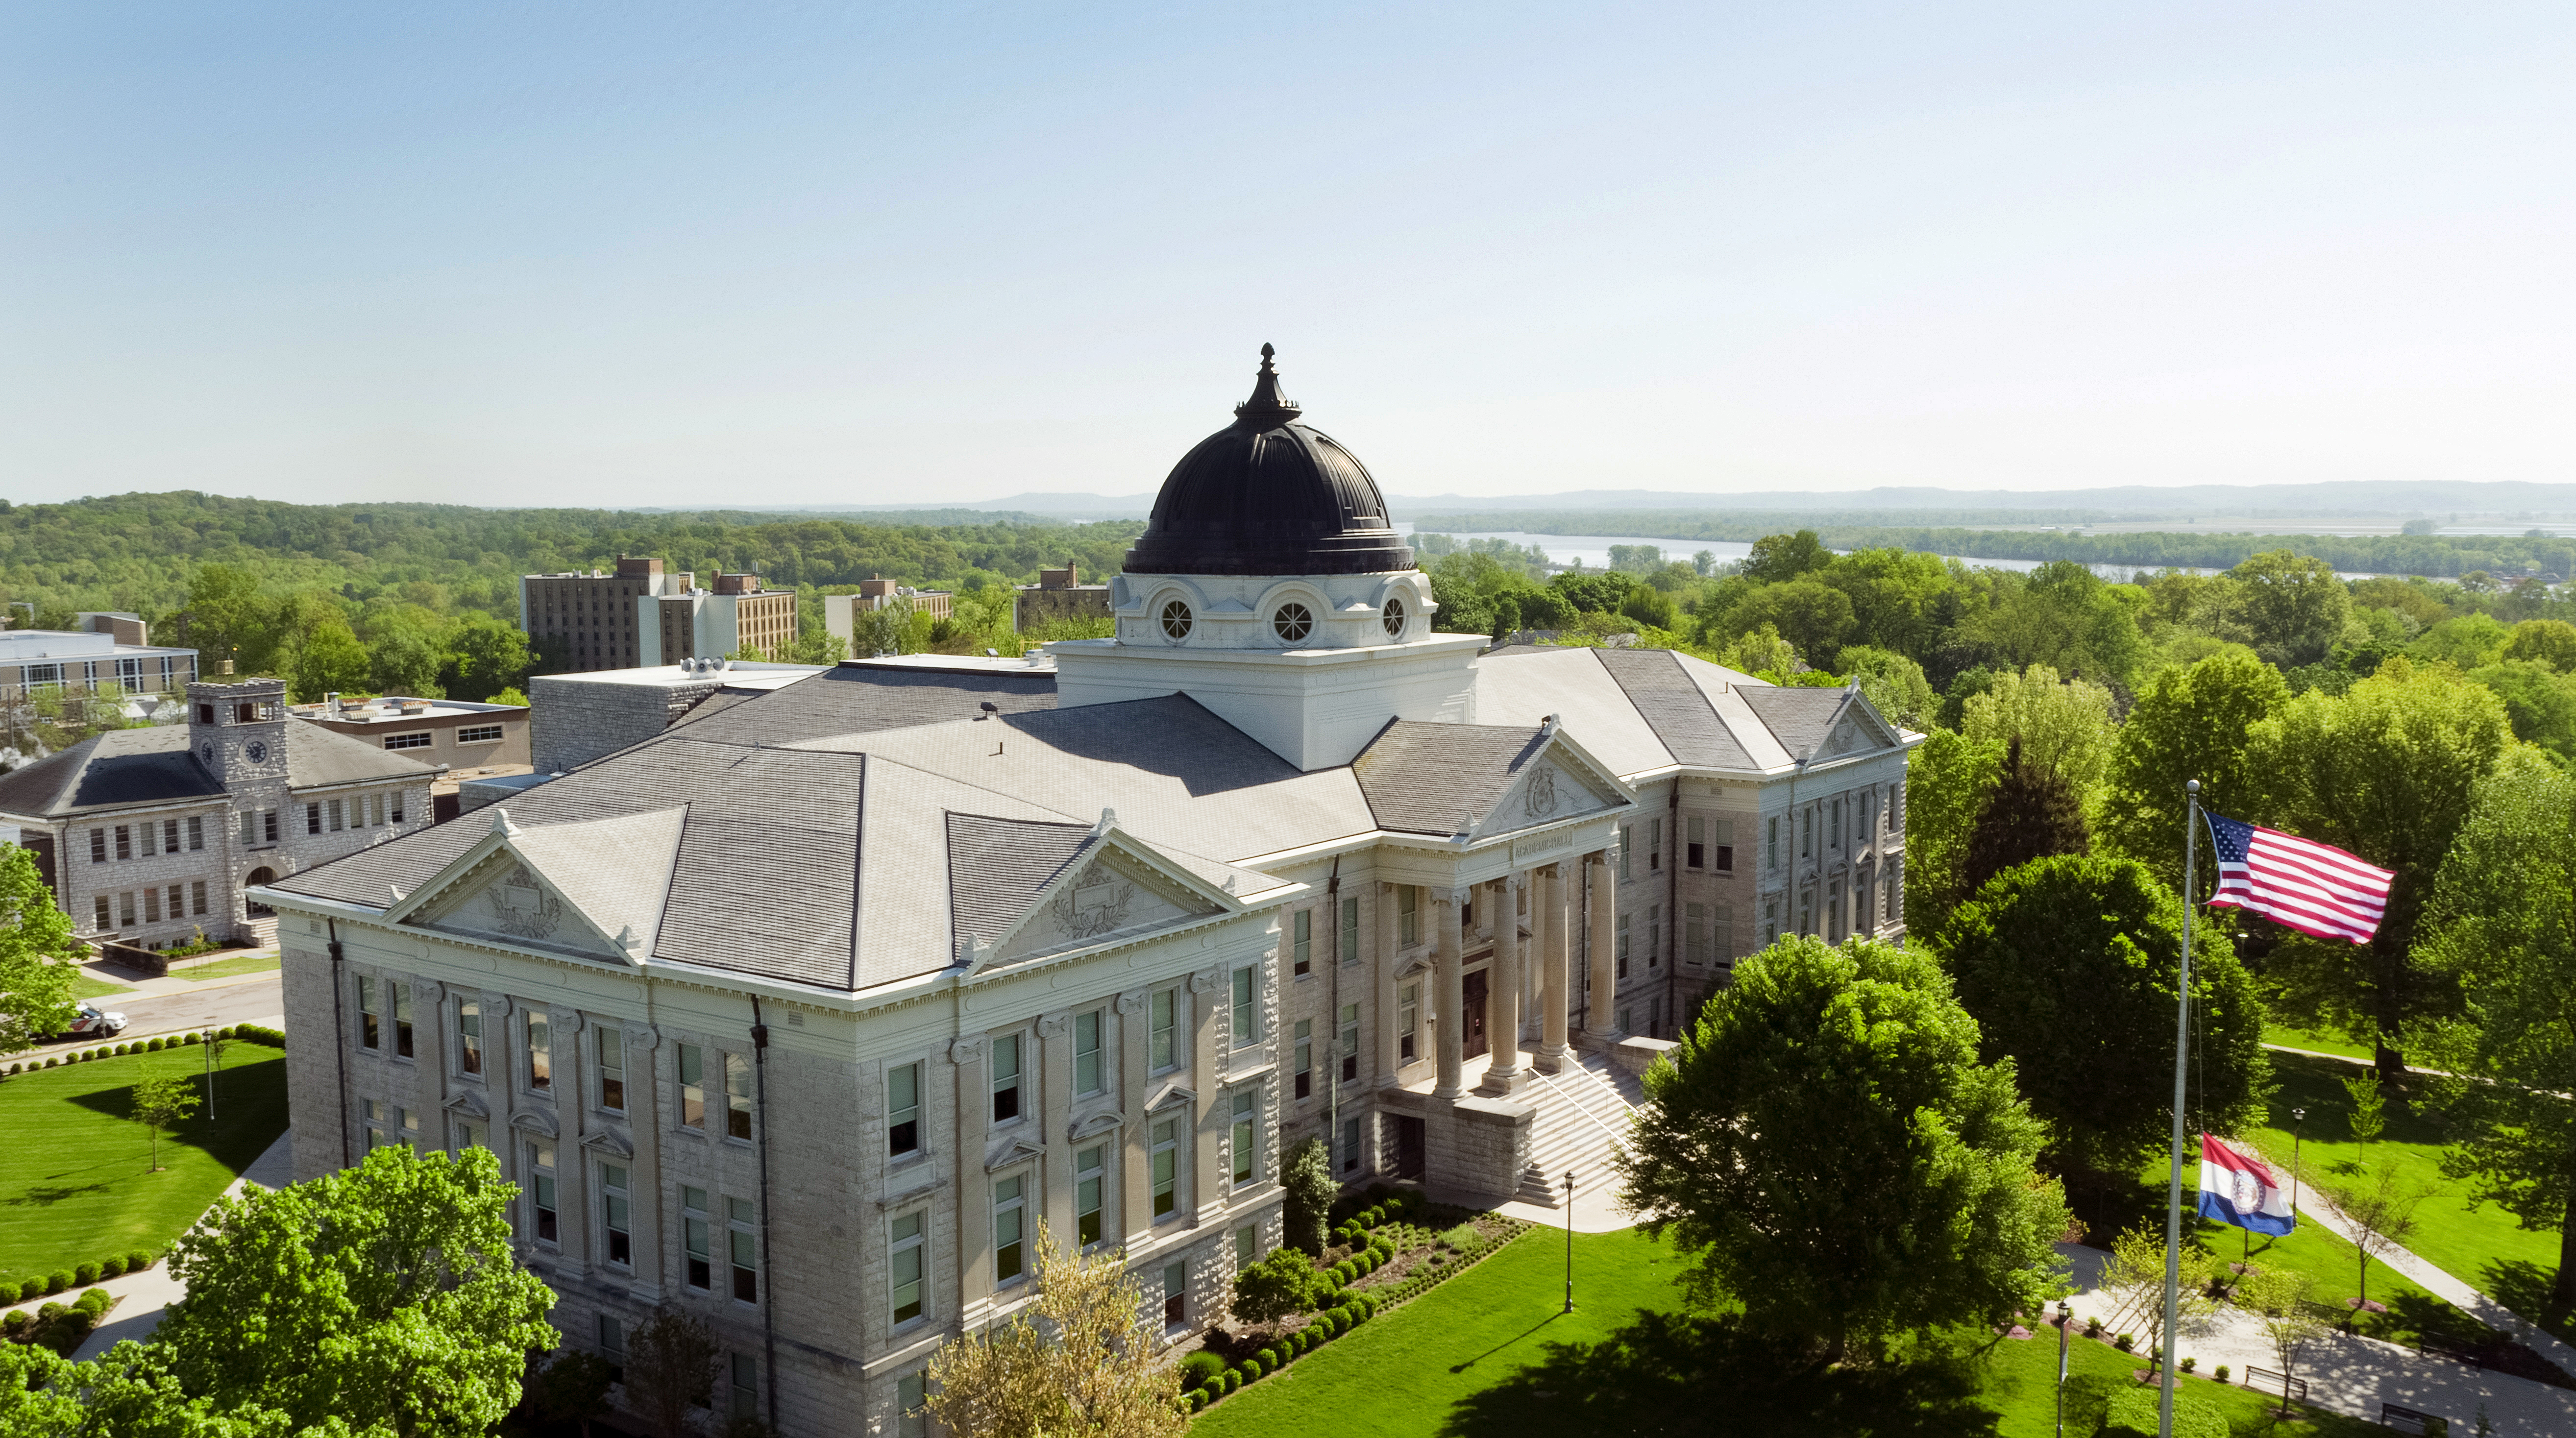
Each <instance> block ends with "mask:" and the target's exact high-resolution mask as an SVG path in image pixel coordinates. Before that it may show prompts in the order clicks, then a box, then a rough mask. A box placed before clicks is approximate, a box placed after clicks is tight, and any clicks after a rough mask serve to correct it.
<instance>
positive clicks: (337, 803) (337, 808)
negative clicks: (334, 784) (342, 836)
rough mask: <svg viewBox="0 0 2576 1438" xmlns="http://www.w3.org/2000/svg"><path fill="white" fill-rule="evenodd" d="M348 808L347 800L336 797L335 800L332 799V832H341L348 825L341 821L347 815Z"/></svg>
mask: <svg viewBox="0 0 2576 1438" xmlns="http://www.w3.org/2000/svg"><path fill="white" fill-rule="evenodd" d="M346 810H347V804H346V802H345V801H343V800H339V799H334V800H332V801H331V832H332V833H334V834H336V833H339V832H340V831H341V830H342V829H343V828H345V827H347V826H346V825H345V824H343V823H342V822H341V821H342V819H343V818H344V817H346Z"/></svg>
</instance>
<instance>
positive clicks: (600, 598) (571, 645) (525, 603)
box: [519, 554, 796, 674]
mask: <svg viewBox="0 0 2576 1438" xmlns="http://www.w3.org/2000/svg"><path fill="white" fill-rule="evenodd" d="M519 627H520V628H521V629H522V630H525V631H526V632H527V635H528V637H529V638H530V639H533V640H546V641H551V642H550V643H549V644H547V645H546V648H547V650H548V651H549V653H550V654H551V655H554V656H559V657H557V658H556V661H555V662H554V663H553V664H552V665H550V666H549V672H555V673H568V674H584V673H591V672H594V671H599V670H608V669H636V668H651V667H654V666H657V665H665V664H677V663H679V662H680V661H681V660H684V659H722V658H724V657H726V656H727V655H730V654H733V653H735V652H737V651H739V650H742V649H747V648H750V649H758V650H760V651H762V652H763V653H767V654H777V653H782V652H784V650H785V648H786V646H787V645H788V644H790V643H793V642H794V641H795V638H796V592H795V591H794V590H792V589H764V588H762V587H761V583H760V576H759V575H757V574H727V573H725V572H724V571H722V570H718V571H716V573H715V576H714V577H713V578H712V579H711V580H709V581H708V587H707V588H704V589H700V588H699V587H698V576H697V575H696V574H695V573H694V572H692V571H689V570H680V571H677V572H666V571H665V570H664V569H663V567H662V561H661V560H659V559H650V558H639V557H635V556H630V555H622V554H621V555H619V556H618V557H617V567H616V568H615V569H613V570H610V571H607V572H604V573H603V572H602V571H599V570H596V569H594V570H591V571H589V572H587V573H582V574H573V573H564V574H529V575H522V576H521V577H520V579H519Z"/></svg>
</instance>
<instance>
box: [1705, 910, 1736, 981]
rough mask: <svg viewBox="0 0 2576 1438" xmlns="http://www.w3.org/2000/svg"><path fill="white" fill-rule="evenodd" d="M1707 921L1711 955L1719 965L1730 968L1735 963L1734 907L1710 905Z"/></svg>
mask: <svg viewBox="0 0 2576 1438" xmlns="http://www.w3.org/2000/svg"><path fill="white" fill-rule="evenodd" d="M1708 919H1709V922H1708V941H1709V949H1710V952H1711V954H1712V955H1713V956H1714V957H1715V958H1716V960H1717V961H1718V962H1719V963H1721V964H1726V965H1729V966H1732V965H1733V964H1734V963H1735V906H1734V905H1733V904H1711V905H1709V913H1708Z"/></svg>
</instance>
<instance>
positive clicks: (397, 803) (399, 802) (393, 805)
mask: <svg viewBox="0 0 2576 1438" xmlns="http://www.w3.org/2000/svg"><path fill="white" fill-rule="evenodd" d="M402 806H403V791H402V790H400V789H396V790H395V791H394V792H393V794H392V795H391V796H390V797H388V798H387V799H386V800H385V808H386V809H387V811H388V812H390V813H391V814H392V815H393V821H394V822H395V823H397V824H399V823H401V822H402V821H403V820H402V814H403V810H402Z"/></svg>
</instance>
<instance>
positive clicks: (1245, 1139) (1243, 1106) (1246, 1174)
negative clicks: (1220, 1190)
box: [1234, 1088, 1261, 1183]
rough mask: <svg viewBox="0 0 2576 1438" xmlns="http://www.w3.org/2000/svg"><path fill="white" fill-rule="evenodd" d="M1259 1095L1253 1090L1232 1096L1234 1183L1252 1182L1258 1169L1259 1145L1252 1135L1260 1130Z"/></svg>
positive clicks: (1240, 1090)
mask: <svg viewBox="0 0 2576 1438" xmlns="http://www.w3.org/2000/svg"><path fill="white" fill-rule="evenodd" d="M1260 1120H1261V1094H1260V1093H1259V1091H1258V1090H1255V1089H1249V1088H1246V1089H1238V1090H1236V1091H1235V1095H1234V1181H1235V1182H1237V1183H1250V1182H1252V1176H1253V1174H1254V1173H1255V1172H1256V1171H1257V1170H1258V1169H1259V1168H1260V1166H1261V1164H1260V1144H1259V1143H1258V1142H1257V1141H1256V1140H1255V1138H1254V1135H1255V1134H1257V1133H1259V1132H1260V1129H1261V1123H1260Z"/></svg>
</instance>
